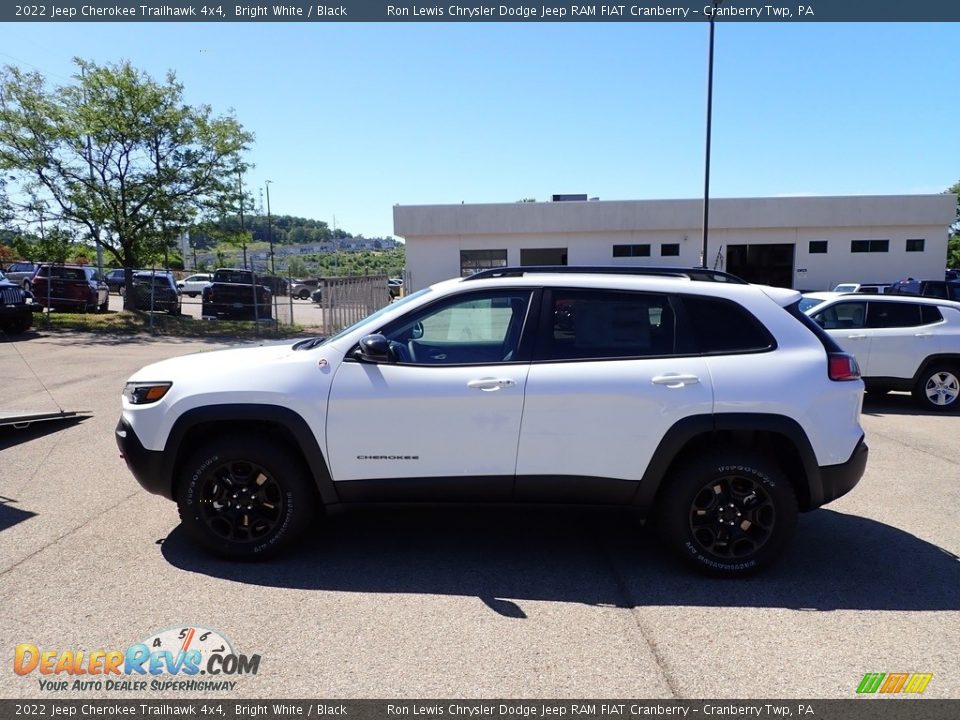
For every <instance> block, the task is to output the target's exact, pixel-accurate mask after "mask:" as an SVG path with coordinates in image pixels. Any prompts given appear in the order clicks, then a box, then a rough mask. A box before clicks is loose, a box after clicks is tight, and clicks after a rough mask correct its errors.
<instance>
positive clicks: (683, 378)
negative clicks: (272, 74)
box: [650, 373, 700, 388]
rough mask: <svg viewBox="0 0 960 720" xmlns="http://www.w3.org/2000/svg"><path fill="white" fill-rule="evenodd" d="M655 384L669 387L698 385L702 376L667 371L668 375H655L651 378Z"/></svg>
mask: <svg viewBox="0 0 960 720" xmlns="http://www.w3.org/2000/svg"><path fill="white" fill-rule="evenodd" d="M650 382H652V383H653V384H654V385H666V386H667V387H668V388H682V387H685V386H686V385H696V384H697V383H699V382H700V378H699V377H697V376H696V375H683V374H680V373H667V374H666V375H655V376H654V377H652V378H651V379H650Z"/></svg>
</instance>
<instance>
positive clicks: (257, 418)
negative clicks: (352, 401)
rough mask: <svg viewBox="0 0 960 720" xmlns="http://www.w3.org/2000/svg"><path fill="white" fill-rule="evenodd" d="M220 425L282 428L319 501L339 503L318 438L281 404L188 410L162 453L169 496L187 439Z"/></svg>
mask: <svg viewBox="0 0 960 720" xmlns="http://www.w3.org/2000/svg"><path fill="white" fill-rule="evenodd" d="M218 422H267V423H272V424H275V425H279V426H280V427H282V428H284V429H285V430H286V431H288V432H289V433H290V435H291V436H292V437H293V438H294V440H295V441H296V443H297V446H298V448H299V450H300V452H301V453H303V458H304V460H305V461H306V463H307V467H308V469H309V470H310V473H311V474H312V475H313V478H314V480H315V482H316V485H317V490H318V491H319V493H320V499H321V500H322V501H323V504H324V505H335V504H337V503H339V502H340V500H339V497H338V495H337V491H336V488H335V487H334V484H333V478H332V477H331V475H330V468H329V467H328V466H327V461H326V458H324V456H323V452H322V451H321V449H320V446H319V444H318V443H317V439H316V436H314V434H313V432H312V431H311V430H310V426H309V425H308V424H307V421H306V420H304V419H303V417H301V416H300V415H299V414H297V413H295V412H294V411H293V410H291V409H290V408H286V407H282V406H280V405H266V404H259V403H231V404H225V405H207V406H204V407H198V408H194V409H192V410H188V411H186V412H185V413H183V415H181V416H180V417H179V418H177V421H176V422H175V423H174V424H173V427H172V428H171V429H170V434H169V435H168V436H167V442H166V445H165V446H164V450H163V458H164V466H165V467H164V475H165V476H166V477H169V478H170V479H171V482H170V493H171V495H173V493H174V490H173V486H174V482H175V480H176V478H174V475H173V474H174V471H175V469H176V468H175V463H176V462H177V459H178V455H179V454H180V448H181V447H182V446H183V441H184V438H185V437H186V436H187V434H188V433H189V432H190V431H191V430H192V429H193V428H195V427H197V426H198V425H202V424H206V423H214V424H216V423H218Z"/></svg>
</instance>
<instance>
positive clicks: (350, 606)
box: [0, 332, 960, 699]
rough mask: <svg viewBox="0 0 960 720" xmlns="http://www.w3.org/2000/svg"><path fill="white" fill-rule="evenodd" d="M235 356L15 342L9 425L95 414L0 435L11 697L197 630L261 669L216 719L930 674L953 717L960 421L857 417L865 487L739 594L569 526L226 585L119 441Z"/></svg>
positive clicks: (461, 523) (327, 548) (818, 690)
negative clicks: (191, 375)
mask: <svg viewBox="0 0 960 720" xmlns="http://www.w3.org/2000/svg"><path fill="white" fill-rule="evenodd" d="M225 346H226V345H225V344H224V343H221V342H215V341H210V342H204V341H196V340H190V341H183V340H170V339H151V338H143V337H138V338H128V337H123V338H112V337H108V336H97V335H89V334H83V333H70V332H64V333H47V332H38V333H30V334H28V335H27V336H25V337H24V338H23V339H21V340H19V341H17V342H16V343H12V342H9V341H3V342H0V377H3V378H4V382H3V391H2V398H0V411H8V410H12V409H36V410H37V411H47V410H49V409H51V408H55V407H62V408H63V409H67V410H89V411H91V412H92V416H91V417H89V418H88V419H85V420H81V421H78V422H72V423H68V424H65V425H57V426H42V425H38V426H35V427H32V428H29V429H26V430H12V429H9V428H7V429H5V430H2V434H0V451H2V452H0V457H2V460H0V468H2V471H0V496H2V497H0V650H2V652H4V653H6V656H7V658H8V661H7V662H6V663H4V664H3V665H2V667H0V697H2V698H18V699H25V698H35V697H44V696H47V697H50V696H51V693H50V691H44V690H41V689H40V685H39V682H38V681H39V680H40V679H49V676H47V677H45V676H41V675H39V674H38V673H37V672H33V673H31V674H28V675H24V676H19V675H17V674H16V673H15V672H14V670H13V666H12V664H11V662H10V659H11V658H13V654H14V647H15V646H16V645H17V644H20V643H31V644H34V645H36V646H37V647H38V648H39V649H40V650H41V651H42V650H56V651H57V652H58V653H61V654H62V653H63V652H64V651H66V650H80V649H82V650H85V651H87V652H90V651H94V650H111V649H125V648H127V647H129V646H130V645H131V644H133V643H137V642H139V641H141V640H144V639H148V638H151V637H154V636H155V635H156V634H157V633H158V632H159V631H162V630H165V629H169V628H173V629H176V628H188V627H200V628H205V629H207V628H209V629H213V630H216V631H218V632H219V633H221V634H222V635H223V636H225V637H226V638H228V639H229V640H230V642H231V643H232V645H233V647H234V649H235V650H236V651H237V652H239V653H243V654H245V655H248V656H252V655H260V657H261V660H260V664H259V668H258V672H257V673H256V675H246V676H233V677H232V679H233V680H235V681H236V683H237V684H236V686H235V688H234V689H233V690H232V691H230V692H229V693H225V692H220V693H219V695H221V696H224V697H226V696H227V695H228V694H229V696H230V697H240V698H268V697H273V698H276V697H291V698H293V697H317V698H319V697H324V698H364V697H373V698H389V697H395V698H417V697H437V698H440V697H446V698H545V697H556V698H563V697H569V698H577V697H593V698H600V697H604V698H608V697H609V698H613V697H625V698H626V697H631V698H641V697H646V698H698V697H727V698H775V697H796V698H810V697H814V698H851V697H854V696H855V689H856V687H857V685H858V683H859V682H860V680H861V678H862V677H863V675H864V673H867V672H929V673H933V679H932V680H931V682H930V684H929V685H928V687H927V689H926V692H925V696H926V697H938V698H960V672H958V668H960V562H958V554H960V513H958V510H957V508H958V507H960V462H958V458H960V415H956V414H954V415H949V416H936V415H931V414H925V413H922V412H919V411H918V410H916V409H915V408H914V407H913V405H912V404H911V403H910V401H909V397H908V396H907V395H901V394H893V395H890V396H887V397H881V398H879V399H875V398H868V399H867V401H866V403H865V407H864V417H863V424H864V426H865V428H866V430H867V439H868V442H869V444H870V448H871V456H870V461H869V464H868V467H867V472H866V475H865V477H864V479H863V480H862V481H861V483H860V484H859V486H858V487H857V488H855V489H854V491H853V492H852V493H850V494H849V495H848V496H846V497H844V498H841V499H840V500H838V501H836V502H834V503H832V504H831V505H829V506H828V507H827V508H824V509H821V510H818V511H815V512H813V513H809V514H806V515H804V516H802V517H801V519H800V523H799V527H798V531H797V536H796V539H795V541H794V543H793V545H792V547H791V549H790V550H789V551H788V552H787V553H786V555H785V556H784V557H782V558H781V561H780V562H779V564H778V565H777V566H776V567H775V568H773V569H772V570H771V571H769V572H767V573H766V574H763V575H761V576H759V577H755V578H751V579H748V580H742V581H724V580H712V579H705V578H703V577H700V576H698V575H693V574H690V573H689V572H688V571H686V570H685V569H683V568H681V567H680V566H678V565H677V564H676V563H675V562H674V561H673V559H672V558H670V557H669V556H667V555H666V554H665V553H664V552H663V551H662V550H661V549H660V547H659V546H658V545H657V543H656V541H655V539H654V538H653V537H651V535H650V533H648V532H647V531H644V530H642V529H641V528H639V527H637V526H636V525H635V523H634V522H633V521H632V519H631V518H630V516H628V515H621V514H619V513H616V512H600V511H588V510H576V509H472V510H464V509H455V510H451V509H418V510H400V511H396V510H393V511H385V510H378V511H367V512H362V513H350V514H345V515H341V516H337V517H333V518H330V519H329V520H326V521H324V522H322V523H320V524H318V527H317V529H316V532H314V533H313V534H312V535H311V536H310V537H309V538H308V539H307V540H306V541H304V543H303V544H302V546H301V547H299V548H297V549H295V550H294V551H293V552H292V553H290V554H289V555H287V556H285V557H283V558H281V559H278V560H275V561H271V562H267V563H257V564H236V563H230V562H224V561H219V560H213V559H210V558H209V557H207V556H205V555H203V554H201V553H200V552H198V551H197V550H195V549H194V548H193V547H192V546H191V545H190V544H189V543H188V542H187V541H186V540H185V538H184V537H183V535H182V532H181V531H180V530H179V528H178V524H179V523H178V518H177V511H176V508H175V506H174V505H173V504H172V503H170V502H168V501H166V500H164V499H162V498H159V497H155V496H152V495H149V494H148V493H146V492H145V491H144V490H142V489H141V488H140V486H139V485H138V484H137V483H136V482H135V481H134V479H133V478H132V476H131V475H130V473H129V472H128V471H127V469H126V467H125V465H124V463H123V461H122V460H121V458H120V457H119V455H118V452H117V449H116V445H115V442H114V438H113V430H114V426H115V424H116V421H117V417H118V414H119V408H120V399H119V396H120V392H121V390H122V388H123V383H124V381H125V379H126V378H127V377H128V376H129V375H130V374H131V373H132V372H133V371H135V370H136V369H138V368H139V367H141V366H143V365H145V364H148V363H150V362H152V361H155V360H159V359H161V358H167V357H171V356H175V355H181V354H185V353H189V352H207V351H211V350H216V349H218V348H221V347H225ZM78 677H80V676H77V677H74V676H69V675H67V679H68V680H70V682H73V681H74V680H75V679H77V678H78ZM81 679H90V677H82V678H81ZM52 695H53V696H56V697H58V698H60V699H75V698H79V697H150V698H154V699H156V698H160V697H165V696H166V697H176V698H187V697H192V696H197V697H211V696H218V693H217V692H209V691H208V692H195V693H193V692H174V691H169V694H168V691H149V692H145V693H144V692H140V693H137V692H124V691H120V692H112V691H111V692H108V691H106V690H96V689H91V690H87V691H80V692H73V691H63V692H60V693H54V694H52Z"/></svg>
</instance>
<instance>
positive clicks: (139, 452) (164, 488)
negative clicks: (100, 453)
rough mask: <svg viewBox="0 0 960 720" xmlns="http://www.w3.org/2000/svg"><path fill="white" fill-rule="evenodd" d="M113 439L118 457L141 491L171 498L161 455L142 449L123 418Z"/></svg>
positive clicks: (160, 453)
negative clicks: (115, 442) (140, 487)
mask: <svg viewBox="0 0 960 720" xmlns="http://www.w3.org/2000/svg"><path fill="white" fill-rule="evenodd" d="M114 437H115V438H116V439H117V447H119V448H120V455H121V456H122V457H123V459H124V461H125V462H126V463H127V467H128V468H129V469H130V472H131V473H133V477H135V478H136V480H137V482H138V483H140V485H141V486H143V489H144V490H146V491H147V492H151V493H153V494H154V495H162V496H163V497H165V498H171V487H170V486H171V483H170V478H169V477H168V474H167V472H166V468H165V467H164V463H163V453H162V452H160V451H158V450H147V449H146V448H145V447H143V444H142V443H141V442H140V438H138V437H137V434H136V433H135V432H134V431H133V428H131V427H130V425H128V424H127V422H126V421H125V420H124V419H123V418H120V422H118V423H117V429H116V431H115V432H114ZM171 499H172V498H171Z"/></svg>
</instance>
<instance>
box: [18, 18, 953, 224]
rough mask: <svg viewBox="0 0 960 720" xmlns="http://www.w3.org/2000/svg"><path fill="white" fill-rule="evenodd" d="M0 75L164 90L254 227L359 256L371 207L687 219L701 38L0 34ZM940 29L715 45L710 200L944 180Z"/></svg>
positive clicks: (803, 33) (941, 183)
mask: <svg viewBox="0 0 960 720" xmlns="http://www.w3.org/2000/svg"><path fill="white" fill-rule="evenodd" d="M4 29H5V31H6V32H4V42H3V44H2V45H0V63H3V64H17V65H20V66H23V67H33V68H36V69H39V70H41V71H43V72H44V73H46V74H47V75H48V76H49V78H50V79H51V80H52V81H53V82H55V83H64V82H68V81H69V78H70V76H71V74H72V73H73V67H72V65H71V62H70V61H71V58H72V57H74V56H80V57H83V58H87V59H92V60H95V61H97V62H115V61H119V60H130V61H131V62H132V63H133V64H134V65H135V66H137V67H138V68H140V69H142V70H145V71H147V72H149V73H151V74H152V75H154V76H155V77H158V78H159V77H162V76H163V74H164V73H165V72H166V71H167V70H173V71H174V72H175V73H176V74H177V77H178V79H179V80H180V81H181V82H183V84H184V85H185V90H186V96H187V100H188V101H189V102H191V103H207V104H210V105H211V106H212V107H213V108H214V110H215V111H218V112H225V111H227V110H229V109H231V108H232V109H233V110H234V111H235V113H236V115H237V118H238V119H239V120H240V122H241V123H242V124H243V125H244V126H245V127H246V128H247V129H248V130H251V131H252V132H254V133H255V135H256V142H255V144H254V148H253V151H252V153H251V155H250V158H249V160H250V161H251V162H253V163H254V164H255V165H256V167H255V168H254V169H253V170H252V171H251V173H250V174H249V176H248V178H247V182H248V184H249V185H250V186H252V187H262V186H263V182H264V180H266V179H270V180H271V181H272V183H273V184H272V185H271V186H270V195H271V206H272V210H273V212H274V213H277V214H291V215H301V216H305V217H311V218H316V219H320V220H325V221H327V222H328V223H331V224H332V223H333V222H334V218H336V225H337V227H340V228H343V229H345V230H348V231H350V232H352V233H354V234H363V235H365V236H367V237H373V236H378V235H388V234H391V233H392V231H393V220H392V217H393V216H392V206H393V205H394V204H403V205H416V204H434V203H459V202H461V201H463V202H467V203H484V202H512V201H515V200H519V199H520V198H526V197H532V198H535V199H537V200H549V198H550V195H551V194H553V193H588V194H589V195H590V196H591V197H600V198H601V199H603V200H631V199H648V198H689V197H700V196H701V194H702V191H703V160H704V120H705V107H706V99H705V90H706V48H707V25H706V23H677V24H673V23H622V24H621V23H563V24H552V23H513V24H486V23H483V24H480V23H475V24H471V23H397V24H380V23H346V24H340V23H331V24H320V23H289V24H287V23H283V24H281V23H245V24H240V23H220V24H202V23H182V24H180V23H177V24H160V23H149V24H147V23H138V24H132V23H102V24H98V23H45V24H18V25H17V26H16V27H14V26H13V25H8V26H7V27H6V28H4ZM957 29H958V28H957V26H956V25H950V24H939V25H933V24H892V23H887V24H884V23H875V24H853V23H847V24H826V23H805V24H788V23H787V24H776V23H724V22H718V23H717V32H716V55H715V63H716V65H715V76H714V116H713V117H714V122H713V155H712V173H711V195H712V196H713V197H751V196H775V195H859V194H897V193H928V192H941V191H942V190H944V189H946V188H947V187H948V186H950V185H952V184H953V183H954V182H956V181H957V180H958V179H960V133H957V131H956V128H955V126H954V123H955V122H956V118H957V117H958V115H960V113H958V104H960V100H958V98H957V94H956V91H955V88H954V79H955V76H956V72H957V59H956V37H957Z"/></svg>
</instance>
